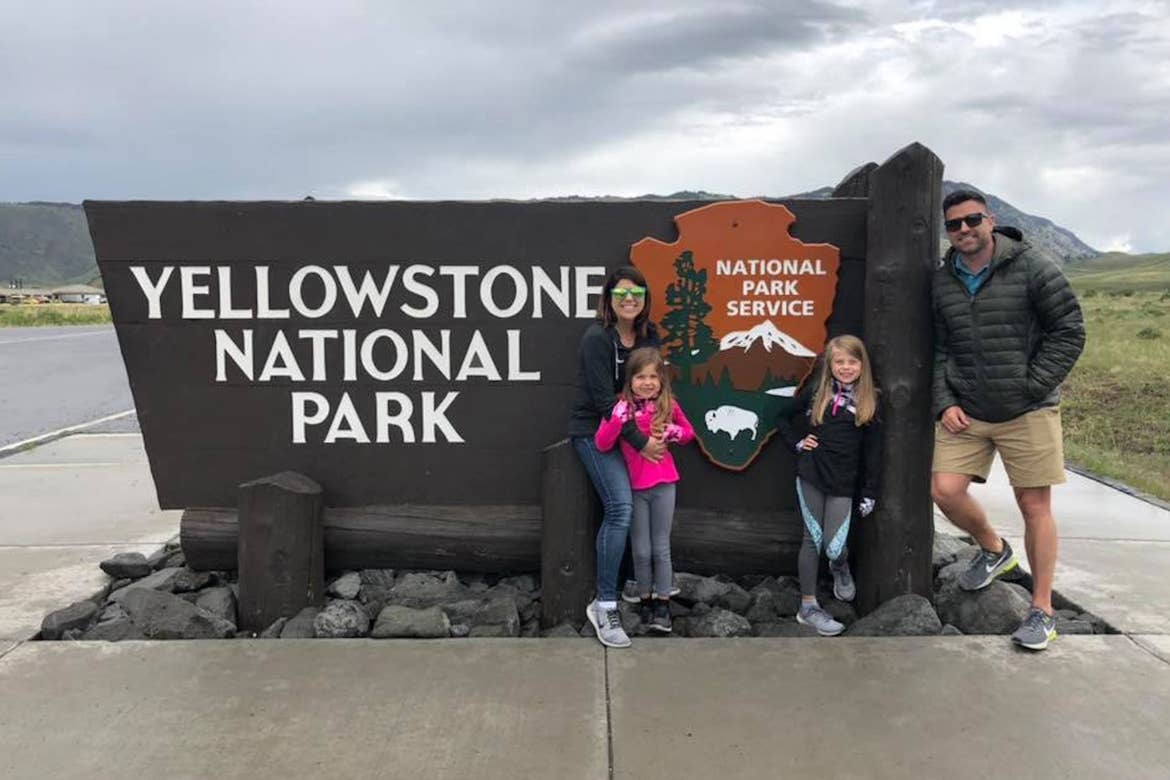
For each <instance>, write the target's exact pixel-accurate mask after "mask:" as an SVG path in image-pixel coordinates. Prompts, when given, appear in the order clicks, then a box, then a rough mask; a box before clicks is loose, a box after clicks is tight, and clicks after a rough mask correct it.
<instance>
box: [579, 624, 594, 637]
mask: <svg viewBox="0 0 1170 780" xmlns="http://www.w3.org/2000/svg"><path fill="white" fill-rule="evenodd" d="M577 634H578V635H579V636H580V637H581V638H583V639H594V638H595V637H596V636H597V632H596V631H595V630H594V629H593V624H592V623H590V622H589V621H588V620H586V621H585V625H583V626H581V630H580V631H578V632H577Z"/></svg>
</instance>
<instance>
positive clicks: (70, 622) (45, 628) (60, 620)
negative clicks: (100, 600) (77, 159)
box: [41, 601, 98, 640]
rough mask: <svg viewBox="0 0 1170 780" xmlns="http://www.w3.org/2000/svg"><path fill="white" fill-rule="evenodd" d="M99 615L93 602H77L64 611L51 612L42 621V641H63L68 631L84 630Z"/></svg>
mask: <svg viewBox="0 0 1170 780" xmlns="http://www.w3.org/2000/svg"><path fill="white" fill-rule="evenodd" d="M97 614H98V605H97V604H94V603H93V602H92V601H75V602H73V603H72V604H70V605H69V606H67V607H65V608H64V609H59V610H57V611H56V612H50V613H49V614H48V615H45V619H44V620H42V621H41V638H42V639H51V640H56V639H61V638H62V637H63V636H64V635H65V632H66V631H71V630H74V629H84V628H85V627H86V626H87V625H89V622H90V621H91V620H93V619H94V617H96V616H97Z"/></svg>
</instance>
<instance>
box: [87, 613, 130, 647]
mask: <svg viewBox="0 0 1170 780" xmlns="http://www.w3.org/2000/svg"><path fill="white" fill-rule="evenodd" d="M81 638H82V639H84V640H86V641H90V640H92V641H95V642H121V641H123V640H127V639H146V634H144V633H142V629H140V628H138V626H136V625H134V621H132V620H130V618H128V617H120V618H117V619H116V620H106V621H103V622H101V623H97V624H96V625H94V626H91V627H90V628H89V630H88V631H86V632H85V633H84V634H83V635H82V637H81Z"/></svg>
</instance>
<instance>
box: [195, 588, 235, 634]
mask: <svg viewBox="0 0 1170 780" xmlns="http://www.w3.org/2000/svg"><path fill="white" fill-rule="evenodd" d="M195 606H197V607H199V608H200V609H202V610H204V611H205V612H210V613H211V614H212V615H215V616H216V617H218V618H221V619H223V620H226V621H227V622H229V623H231V624H232V625H236V624H237V623H238V622H239V621H238V619H237V616H236V597H235V595H234V594H233V593H232V589H231V588H228V587H221V588H209V589H208V590H205V591H202V592H201V593H199V594H198V597H197V598H196V599H195Z"/></svg>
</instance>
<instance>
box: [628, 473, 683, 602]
mask: <svg viewBox="0 0 1170 780" xmlns="http://www.w3.org/2000/svg"><path fill="white" fill-rule="evenodd" d="M673 522H674V483H673V482H668V483H665V484H662V485H655V486H654V487H652V488H649V489H647V490H635V491H634V516H633V518H632V519H631V521H630V546H631V547H633V552H634V578H635V579H636V580H637V581H638V592H639V593H642V594H645V593H651V592H653V593H656V594H658V595H659V596H662V597H666V596H667V595H668V594H669V593H670V586H671V580H673V579H674V568H673V566H672V564H671V562H670V527H671V525H672V524H673Z"/></svg>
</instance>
